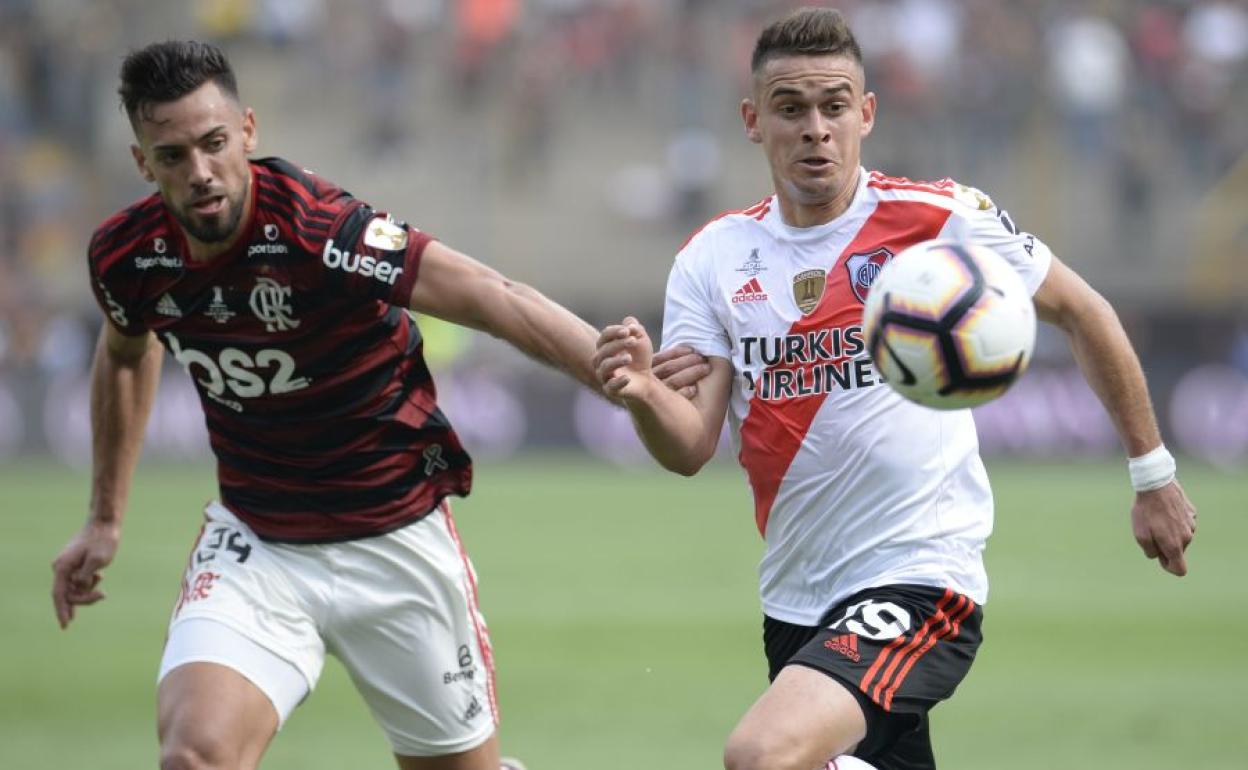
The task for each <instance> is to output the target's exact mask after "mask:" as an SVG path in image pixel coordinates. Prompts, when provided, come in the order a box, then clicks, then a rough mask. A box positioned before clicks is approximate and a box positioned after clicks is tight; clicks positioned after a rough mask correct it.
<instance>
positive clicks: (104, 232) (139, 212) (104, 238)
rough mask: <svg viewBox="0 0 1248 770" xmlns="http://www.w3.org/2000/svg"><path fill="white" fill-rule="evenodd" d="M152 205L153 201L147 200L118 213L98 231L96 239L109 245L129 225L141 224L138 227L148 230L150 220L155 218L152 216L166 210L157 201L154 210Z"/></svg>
mask: <svg viewBox="0 0 1248 770" xmlns="http://www.w3.org/2000/svg"><path fill="white" fill-rule="evenodd" d="M152 204H153V201H149V200H146V199H145V200H143V201H141V202H139V203H136V204H135V205H133V206H131V207H129V208H128V209H126V210H124V211H122V212H120V213H118V214H117V215H115V216H114V217H112V218H110V220H109V221H108V222H105V223H104V224H102V225H100V226H99V227H98V228H97V229H96V231H95V237H96V239H97V240H98V241H99V242H100V243H107V242H108V240H109V239H110V238H111V237H112V236H113V235H115V234H116V233H117V232H118V231H119V230H120V229H121V228H123V227H125V226H126V225H129V224H134V223H140V224H137V225H136V226H138V227H141V228H143V229H146V228H147V227H148V226H149V225H150V222H149V221H148V220H151V219H153V218H154V217H153V216H152V215H153V214H158V213H160V212H161V210H162V209H163V208H164V205H163V204H161V203H160V202H159V201H157V202H156V205H155V208H154V210H153V209H151V207H152Z"/></svg>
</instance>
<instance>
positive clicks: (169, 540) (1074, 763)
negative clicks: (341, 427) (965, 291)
mask: <svg viewBox="0 0 1248 770" xmlns="http://www.w3.org/2000/svg"><path fill="white" fill-rule="evenodd" d="M1181 468H1182V472H1183V478H1184V481H1185V482H1186V485H1187V488H1188V491H1189V494H1190V495H1191V497H1192V499H1193V500H1194V501H1195V502H1196V504H1197V506H1198V507H1199V509H1200V511H1201V517H1200V532H1199V534H1198V537H1197V542H1196V543H1195V544H1194V545H1193V547H1192V549H1191V551H1190V555H1189V560H1190V565H1191V574H1190V575H1189V576H1188V577H1186V578H1184V579H1182V580H1179V579H1175V578H1172V577H1170V576H1168V575H1165V574H1163V573H1162V572H1161V570H1160V569H1159V568H1158V567H1157V566H1156V564H1155V563H1154V562H1150V561H1147V560H1145V559H1144V558H1143V557H1142V556H1141V555H1140V554H1139V553H1138V551H1137V549H1136V546H1135V543H1134V542H1133V541H1132V539H1131V536H1130V528H1129V524H1128V516H1127V512H1128V506H1129V505H1130V501H1131V497H1130V494H1129V491H1128V484H1127V475H1126V469H1125V468H1124V467H1122V465H1121V464H1120V463H1111V464H1108V465H1103V464H1097V463H1088V464H1044V463H1041V464H1021V463H1002V462H997V463H991V464H990V470H991V472H992V474H993V478H994V483H995V488H996V492H997V525H996V530H997V531H996V534H995V535H994V537H993V538H992V540H991V541H990V542H989V550H988V561H989V572H990V576H991V578H992V596H991V598H990V601H989V602H988V605H987V608H986V616H985V628H984V631H985V644H984V646H983V647H982V648H981V651H980V656H979V659H978V661H977V662H976V664H975V667H974V668H973V669H972V671H971V674H970V676H969V678H968V679H967V680H966V682H965V683H964V684H963V686H962V687H961V689H960V690H959V692H958V694H957V696H956V697H955V698H954V699H953V700H952V701H951V702H949V703H947V704H944V705H942V706H941V707H939V708H938V709H937V710H936V711H935V712H934V713H933V725H934V732H935V735H936V741H937V755H938V758H939V759H940V760H941V763H942V767H944V768H950V769H960V770H979V769H983V770H989V769H991V770H1001V769H1002V768H1010V769H1012V770H1031V769H1035V770H1039V768H1046V769H1048V768H1067V767H1070V768H1123V769H1124V770H1125V769H1127V768H1130V770H1163V769H1165V770H1171V769H1172V768H1185V769H1193V770H1195V769H1199V770H1220V769H1225V770H1230V769H1231V768H1243V767H1245V759H1244V757H1245V756H1246V755H1248V728H1246V727H1245V725H1244V715H1245V714H1246V713H1248V659H1246V655H1245V653H1248V576H1246V575H1245V572H1246V570H1245V566H1246V565H1248V558H1246V557H1245V555H1244V552H1245V547H1246V546H1248V515H1245V514H1246V513H1248V511H1246V510H1245V508H1246V504H1248V474H1245V473H1244V471H1243V470H1242V469H1240V470H1238V471H1235V472H1226V471H1215V470H1212V469H1208V468H1202V467H1200V466H1198V465H1195V464H1192V463H1184V464H1182V465H1181ZM212 493H213V481H212V477H211V468H210V466H209V465H208V464H204V465H203V466H199V467H196V468H191V469H187V468H182V467H162V466H160V465H157V464H152V463H150V462H149V463H147V464H145V465H144V466H143V468H142V469H141V472H140V476H139V478H138V480H137V482H136V484H135V487H134V494H133V501H132V505H131V511H130V514H129V518H128V522H127V527H126V536H125V538H124V539H123V543H122V549H121V552H120V554H119V557H118V560H117V562H116V563H115V564H114V565H113V567H112V568H111V569H110V570H109V571H108V573H107V577H106V580H105V582H104V587H105V588H106V589H107V590H108V592H109V598H108V599H107V600H106V601H104V602H103V603H102V604H101V605H99V606H96V607H91V608H86V609H84V610H82V611H80V614H79V617H78V620H77V621H76V623H75V624H74V626H73V627H71V628H70V630H69V631H68V632H64V633H62V632H61V631H60V630H58V629H57V627H56V623H55V620H54V618H53V614H52V609H51V605H50V601H49V598H48V597H49V586H50V575H51V572H50V569H49V566H48V565H49V562H50V561H51V559H52V557H53V556H54V555H55V553H56V552H57V551H58V550H59V549H60V547H61V545H62V544H63V543H64V541H65V539H66V538H67V537H68V536H69V535H70V534H71V533H72V532H73V531H74V530H75V529H76V528H77V526H78V525H79V524H80V522H81V520H82V516H83V511H84V507H85V501H86V495H87V478H86V474H85V473H84V472H82V471H69V470H65V469H63V468H59V467H54V466H52V465H48V464H38V463H31V462H21V463H18V464H15V465H11V466H8V467H5V468H3V469H0V509H2V510H3V514H2V515H0V585H2V586H3V590H2V591H0V618H2V620H0V640H2V642H0V649H2V651H3V655H0V767H3V768H5V770H25V769H26V768H69V767H92V768H96V770H114V769H115V770H122V769H123V768H124V769H125V770H132V769H133V768H137V767H155V766H156V743H155V728H154V716H153V715H154V692H155V689H154V677H155V673H156V665H157V662H158V659H159V655H160V647H161V643H162V640H163V637H164V627H165V621H166V618H167V615H168V612H169V610H170V607H171V604H172V602H173V599H174V596H175V594H176V592H177V588H178V578H179V574H180V570H181V568H182V564H183V562H184V560H185V558H186V552H187V549H188V548H189V546H190V541H191V538H192V537H193V536H194V534H195V532H196V531H197V528H198V511H199V507H200V505H201V503H202V502H203V500H205V499H207V498H208V497H209V496H211V495H212ZM455 511H456V517H457V520H458V523H459V526H460V530H461V532H462V534H463V536H464V539H465V540H466V542H467V544H468V547H469V550H470V551H471V553H472V555H473V558H474V560H475V562H476V566H477V569H478V572H479V574H480V577H481V590H482V603H483V605H484V608H485V611H486V615H487V618H488V619H489V622H490V628H491V633H492V636H493V639H494V644H495V649H496V655H497V663H498V666H499V688H500V698H501V705H502V712H503V723H502V727H501V736H502V741H503V748H504V751H505V752H508V753H515V754H517V755H519V756H521V757H523V758H524V759H525V761H526V762H527V763H528V764H529V766H530V768H532V770H584V769H585V768H596V769H598V770H634V769H637V768H644V769H645V770H657V769H664V768H681V769H684V768H715V767H719V766H720V764H719V757H720V751H721V747H722V743H723V739H724V737H725V736H726V735H727V733H728V731H729V730H730V729H731V728H732V726H733V724H734V723H735V721H736V719H737V717H738V716H739V715H740V714H741V712H742V711H743V710H744V709H745V708H746V707H747V706H748V705H749V704H750V703H751V702H752V701H753V699H754V698H755V697H756V696H757V694H758V693H759V692H760V691H761V689H762V688H763V686H764V666H763V662H762V653H761V638H760V637H761V624H760V617H759V614H758V602H757V598H756V585H755V572H754V569H755V564H756V562H757V559H758V556H759V554H760V551H761V541H760V540H759V539H758V536H757V534H756V533H755V532H754V528H753V519H752V514H751V508H750V506H749V504H748V502H747V493H746V489H745V484H744V481H743V480H742V476H741V474H740V472H739V471H738V470H737V469H736V468H735V467H731V466H728V465H720V466H715V467H712V468H709V469H708V470H706V471H704V472H703V474H702V475H700V476H698V477H696V478H694V479H682V478H678V477H675V476H668V475H664V474H662V473H660V472H658V471H655V470H651V469H649V468H639V469H623V470H622V469H618V468H613V467H607V466H603V465H600V464H595V463H592V462H589V461H586V460H580V459H570V458H567V457H562V456H550V457H540V458H536V459H534V460H531V461H527V462H523V463H501V464H500V463H491V462H483V463H480V464H479V465H478V473H477V487H476V491H475V492H474V494H473V495H472V497H471V498H470V499H468V500H465V501H461V502H458V503H457V505H456V507H455ZM263 766H264V767H265V768H266V769H273V768H300V770H317V769H319V768H325V769H326V770H329V769H331V768H334V769H336V768H343V767H376V768H385V767H391V766H392V764H391V761H390V759H389V753H388V751H387V748H386V745H385V742H384V739H383V738H382V736H381V734H380V732H379V731H378V730H377V728H376V727H375V726H374V725H373V724H372V723H371V721H370V720H369V718H368V716H367V713H366V711H365V708H364V706H363V704H362V703H361V702H360V700H359V698H358V697H357V696H356V695H355V693H354V692H353V691H352V690H351V688H350V685H349V683H348V682H347V680H346V677H345V675H344V674H343V672H342V670H341V668H340V667H339V666H338V665H337V664H336V663H334V662H332V661H331V662H330V663H329V664H328V665H327V667H326V671H325V675H324V677H323V678H322V680H321V683H320V686H319V688H318V689H317V691H316V692H315V693H314V695H313V697H312V698H311V699H310V700H309V701H308V702H307V703H305V704H304V705H303V706H302V707H301V708H300V709H299V710H298V711H296V713H295V715H294V716H293V717H292V719H291V721H290V722H289V724H288V725H287V726H286V728H285V729H284V730H283V732H282V733H281V734H280V735H279V736H278V738H277V740H276V741H275V743H274V746H273V748H272V749H271V750H270V752H269V754H268V756H267V759H266V761H265V763H264V765H263Z"/></svg>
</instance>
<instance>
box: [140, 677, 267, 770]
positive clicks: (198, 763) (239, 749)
mask: <svg viewBox="0 0 1248 770" xmlns="http://www.w3.org/2000/svg"><path fill="white" fill-rule="evenodd" d="M157 715H158V725H157V729H158V733H159V736H160V751H161V757H160V761H161V767H162V768H165V770H183V768H186V769H188V770H189V769H190V768H239V769H240V770H248V769H249V768H254V767H255V766H256V765H257V764H259V761H260V757H261V755H262V754H263V753H264V750H265V748H267V747H268V745H269V742H270V741H271V740H272V739H273V736H274V734H276V733H277V727H278V718H277V711H276V710H275V709H274V708H273V704H272V702H271V701H270V700H269V698H268V696H266V695H265V694H264V693H263V692H262V691H261V690H260V688H259V687H257V686H256V685H254V684H252V682H251V681H250V680H248V679H247V678H246V677H245V676H243V675H242V674H240V673H239V672H238V671H235V670H234V669H232V668H230V667H228V666H222V665H220V664H217V663H186V664H183V665H181V666H178V667H177V668H175V669H173V670H172V671H170V672H169V673H168V674H167V675H166V676H165V677H164V678H163V679H162V680H161V682H160V689H159V692H158V696H157Z"/></svg>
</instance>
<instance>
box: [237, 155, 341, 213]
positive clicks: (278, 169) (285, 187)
mask: <svg viewBox="0 0 1248 770" xmlns="http://www.w3.org/2000/svg"><path fill="white" fill-rule="evenodd" d="M252 168H254V169H255V179H256V196H257V200H258V201H260V202H261V204H262V205H263V204H274V205H283V204H284V205H291V206H295V207H297V208H299V209H300V210H308V209H334V208H342V207H345V206H346V205H347V203H348V202H350V201H351V200H352V198H351V194H350V193H348V192H347V191H346V190H344V189H342V188H341V187H339V186H338V185H337V184H334V183H333V182H331V181H329V180H328V179H326V178H325V177H323V176H321V175H320V174H317V173H316V172H314V171H311V170H310V169H307V168H304V167H302V166H299V165H296V164H294V163H291V162H290V161H288V160H286V159H285V158H277V157H270V158H259V159H257V160H253V161H252Z"/></svg>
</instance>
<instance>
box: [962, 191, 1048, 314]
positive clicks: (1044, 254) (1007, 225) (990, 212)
mask: <svg viewBox="0 0 1248 770" xmlns="http://www.w3.org/2000/svg"><path fill="white" fill-rule="evenodd" d="M964 189H965V190H968V191H969V192H970V193H971V194H972V196H973V200H974V201H975V205H966V206H963V207H961V213H962V216H961V218H960V219H961V226H962V227H963V228H964V231H963V232H962V233H960V236H961V237H962V238H964V239H966V240H968V241H971V242H972V243H978V244H981V245H983V246H987V247H988V248H990V249H992V250H993V251H995V252H997V253H998V254H1000V255H1001V256H1002V257H1004V258H1005V260H1006V261H1007V262H1009V263H1010V264H1011V265H1012V266H1013V267H1014V269H1015V270H1017V271H1018V274H1019V276H1020V277H1021V278H1022V279H1023V284H1024V285H1026V286H1027V290H1028V291H1030V292H1031V293H1032V294H1035V293H1036V290H1037V289H1039V288H1040V284H1042V283H1044V277H1045V276H1046V275H1048V274H1049V266H1050V265H1051V264H1052V263H1053V252H1052V251H1050V250H1049V247H1048V246H1047V245H1046V244H1045V243H1044V241H1042V240H1040V239H1039V238H1037V237H1036V236H1034V235H1032V234H1031V233H1029V232H1026V231H1023V230H1020V229H1019V228H1018V226H1017V225H1015V224H1014V220H1013V219H1012V218H1011V217H1010V215H1009V213H1008V212H1007V211H1005V210H1004V209H1001V208H998V207H997V206H996V205H995V204H994V203H993V202H992V201H991V199H989V198H988V196H986V195H984V194H983V193H981V192H979V191H978V190H975V189H973V188H964ZM958 197H961V196H958Z"/></svg>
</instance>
